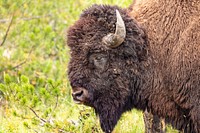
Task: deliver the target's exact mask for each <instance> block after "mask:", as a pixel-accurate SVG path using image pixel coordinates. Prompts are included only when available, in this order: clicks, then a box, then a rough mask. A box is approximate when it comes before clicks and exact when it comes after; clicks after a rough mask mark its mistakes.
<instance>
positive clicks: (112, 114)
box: [95, 104, 123, 133]
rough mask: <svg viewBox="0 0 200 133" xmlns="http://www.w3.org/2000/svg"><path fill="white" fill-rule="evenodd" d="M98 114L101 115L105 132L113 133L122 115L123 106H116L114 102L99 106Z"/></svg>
mask: <svg viewBox="0 0 200 133" xmlns="http://www.w3.org/2000/svg"><path fill="white" fill-rule="evenodd" d="M95 112H96V114H97V115H98V116H99V119H100V124H101V128H102V130H103V131H104V132H105V133H111V132H112V131H113V129H114V127H115V125H116V124H117V122H118V120H119V119H120V117H121V115H122V113H123V112H122V108H120V107H118V108H116V107H114V104H111V105H109V104H106V105H105V106H97V108H95Z"/></svg>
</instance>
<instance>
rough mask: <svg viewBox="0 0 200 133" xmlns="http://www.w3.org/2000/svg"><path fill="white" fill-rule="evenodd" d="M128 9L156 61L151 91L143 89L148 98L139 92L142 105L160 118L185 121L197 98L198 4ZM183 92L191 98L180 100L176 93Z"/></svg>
mask: <svg viewBox="0 0 200 133" xmlns="http://www.w3.org/2000/svg"><path fill="white" fill-rule="evenodd" d="M131 8H132V10H131V11H130V16H132V17H133V18H135V19H136V20H137V21H138V22H139V23H140V24H141V25H142V26H143V27H144V28H145V29H146V33H147V35H148V40H149V44H150V50H151V53H152V56H153V57H154V61H155V62H154V64H153V68H154V69H155V71H154V74H153V76H154V77H153V78H152V80H151V81H150V83H152V87H151V88H147V87H146V90H148V93H149V95H148V94H147V95H144V94H143V92H145V93H146V91H143V92H142V91H141V92H140V93H141V95H140V96H141V97H145V99H143V100H142V101H145V102H146V104H147V108H149V109H150V110H152V112H154V113H156V114H158V115H159V116H163V117H165V116H167V117H169V118H172V119H174V118H179V120H180V121H185V120H186V119H187V118H182V116H187V114H188V111H187V109H190V108H192V106H195V104H198V102H197V103H192V102H190V101H192V100H191V99H192V98H193V99H197V101H198V98H199V96H198V95H197V94H196V93H197V91H198V89H199V86H198V85H199V77H197V76H196V75H200V69H199V66H200V64H199V59H200V52H199V51H200V45H199V42H200V39H199V38H200V34H199V31H200V23H199V22H200V17H199V12H200V1H199V0H138V1H136V3H135V4H133V5H132V7H131ZM184 83H185V84H186V85H185V86H184ZM187 84H193V86H192V85H191V86H189V87H188V86H187ZM181 85H182V86H181ZM195 85H196V86H195ZM143 88H145V87H143ZM184 88H185V89H187V93H188V94H193V95H194V96H193V97H192V98H191V97H189V96H188V95H186V94H185V95H184V99H183V100H182V99H180V97H179V95H178V93H179V92H180V90H181V89H184ZM184 100H186V101H187V102H186V101H184ZM158 101H159V102H158ZM165 103H167V104H165ZM166 105H167V106H166ZM178 116H179V117H178ZM180 123H181V122H180ZM185 123H187V122H185Z"/></svg>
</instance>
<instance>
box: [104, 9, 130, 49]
mask: <svg viewBox="0 0 200 133" xmlns="http://www.w3.org/2000/svg"><path fill="white" fill-rule="evenodd" d="M116 17H117V22H116V29H115V33H114V34H113V33H109V34H108V35H106V36H104V37H103V39H102V41H103V43H104V44H105V45H106V46H108V47H111V48H116V47H118V46H119V45H121V44H122V43H123V41H124V39H125V37H126V27H125V24H124V21H123V19H122V17H121V15H120V13H119V11H118V10H116Z"/></svg>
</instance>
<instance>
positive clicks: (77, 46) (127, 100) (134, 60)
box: [67, 5, 149, 132]
mask: <svg viewBox="0 0 200 133" xmlns="http://www.w3.org/2000/svg"><path fill="white" fill-rule="evenodd" d="M67 44H68V46H69V47H70V54H71V59H70V62H69V67H68V78H69V81H70V83H71V86H72V89H73V93H72V96H73V99H74V101H76V102H78V103H83V104H85V105H88V106H91V107H93V108H94V109H95V111H96V113H97V114H98V115H99V117H100V123H101V127H102V129H103V131H104V132H111V131H112V130H113V128H114V126H115V125H116V123H117V121H118V120H119V118H120V116H121V114H122V113H123V112H125V111H127V110H129V109H131V108H132V107H134V106H135V105H136V103H137V102H138V101H137V100H136V99H138V97H139V96H138V95H137V94H138V88H139V87H140V84H141V82H143V81H142V77H143V73H145V71H146V68H147V67H148V66H149V65H148V58H147V57H148V45H147V39H146V36H145V33H144V31H143V29H142V28H140V27H139V26H138V24H137V23H136V22H135V21H134V20H133V19H131V18H130V17H129V15H128V13H127V11H126V10H124V9H121V8H119V7H117V6H102V5H101V6H99V5H93V6H92V7H90V8H89V9H87V10H85V11H84V12H83V13H82V14H81V16H80V19H79V20H78V21H77V22H75V24H74V25H73V26H71V27H70V28H69V30H68V35H67Z"/></svg>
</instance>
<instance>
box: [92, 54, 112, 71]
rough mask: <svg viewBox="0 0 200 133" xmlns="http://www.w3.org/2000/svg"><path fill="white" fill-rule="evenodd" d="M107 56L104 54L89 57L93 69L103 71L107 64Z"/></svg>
mask: <svg viewBox="0 0 200 133" xmlns="http://www.w3.org/2000/svg"><path fill="white" fill-rule="evenodd" d="M107 60H108V59H107V56H106V55H104V54H93V55H91V57H90V62H92V64H93V65H94V66H95V68H99V69H105V66H106V64H107Z"/></svg>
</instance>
